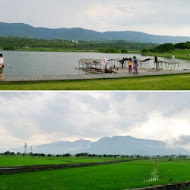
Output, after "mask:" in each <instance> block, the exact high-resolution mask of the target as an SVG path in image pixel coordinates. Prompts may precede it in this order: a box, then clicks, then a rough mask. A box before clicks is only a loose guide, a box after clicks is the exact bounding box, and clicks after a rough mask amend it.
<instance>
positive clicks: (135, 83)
mask: <svg viewBox="0 0 190 190" xmlns="http://www.w3.org/2000/svg"><path fill="white" fill-rule="evenodd" d="M0 90H190V74H181V75H167V76H150V77H139V78H123V79H101V80H82V81H64V82H39V83H27V82H25V83H0Z"/></svg>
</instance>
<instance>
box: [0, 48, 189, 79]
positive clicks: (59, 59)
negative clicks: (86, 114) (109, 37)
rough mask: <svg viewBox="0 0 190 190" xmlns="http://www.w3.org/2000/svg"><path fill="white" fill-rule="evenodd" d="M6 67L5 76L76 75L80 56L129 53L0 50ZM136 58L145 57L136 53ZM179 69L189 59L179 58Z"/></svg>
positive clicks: (185, 64)
mask: <svg viewBox="0 0 190 190" xmlns="http://www.w3.org/2000/svg"><path fill="white" fill-rule="evenodd" d="M1 52H2V53H3V56H4V59H5V62H6V63H7V67H6V69H5V70H4V73H5V75H6V76H44V75H78V74H82V73H81V71H78V70H76V69H75V68H76V67H78V61H79V60H80V59H81V58H94V59H102V58H106V59H122V58H123V57H132V56H133V55H130V54H103V53H65V52H17V51H1ZM136 56H137V58H138V59H141V60H143V59H146V58H147V57H144V56H141V55H136ZM179 61H180V63H181V64H180V69H190V61H186V60H179Z"/></svg>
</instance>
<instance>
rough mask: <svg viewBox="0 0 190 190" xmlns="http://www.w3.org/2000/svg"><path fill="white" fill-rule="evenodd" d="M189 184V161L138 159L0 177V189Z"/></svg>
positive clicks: (103, 189) (98, 189)
mask: <svg viewBox="0 0 190 190" xmlns="http://www.w3.org/2000/svg"><path fill="white" fill-rule="evenodd" d="M186 181H190V160H173V161H168V160H145V161H143V160H141V161H140V160H139V161H131V162H126V163H118V164H111V165H102V166H92V167H84V168H72V169H63V170H51V171H41V172H33V173H20V174H9V175H1V176H0V190H36V189H40V190H123V189H132V188H138V187H147V186H153V185H160V184H170V183H178V182H186Z"/></svg>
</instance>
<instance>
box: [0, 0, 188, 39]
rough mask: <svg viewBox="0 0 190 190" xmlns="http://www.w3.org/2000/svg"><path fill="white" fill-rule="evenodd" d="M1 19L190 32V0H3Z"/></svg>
mask: <svg viewBox="0 0 190 190" xmlns="http://www.w3.org/2000/svg"><path fill="white" fill-rule="evenodd" d="M0 4H1V14H0V22H21V23H23V22H24V23H28V24H30V25H33V26H43V27H49V28H61V27H69V28H70V27H83V28H87V29H93V30H97V31H108V30H114V31H115V30H122V31H123V30H133V31H143V32H147V33H153V34H161V35H183V36H184V35H186V36H190V19H189V18H190V11H189V7H190V1H189V0H157V1H155V0H90V1H89V0H69V1H68V0H14V1H13V0H6V1H5V0H0Z"/></svg>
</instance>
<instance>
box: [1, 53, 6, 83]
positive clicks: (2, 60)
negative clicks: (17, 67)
mask: <svg viewBox="0 0 190 190" xmlns="http://www.w3.org/2000/svg"><path fill="white" fill-rule="evenodd" d="M5 66H6V64H5V60H4V59H3V54H0V80H2V79H3V69H4V68H5Z"/></svg>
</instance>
